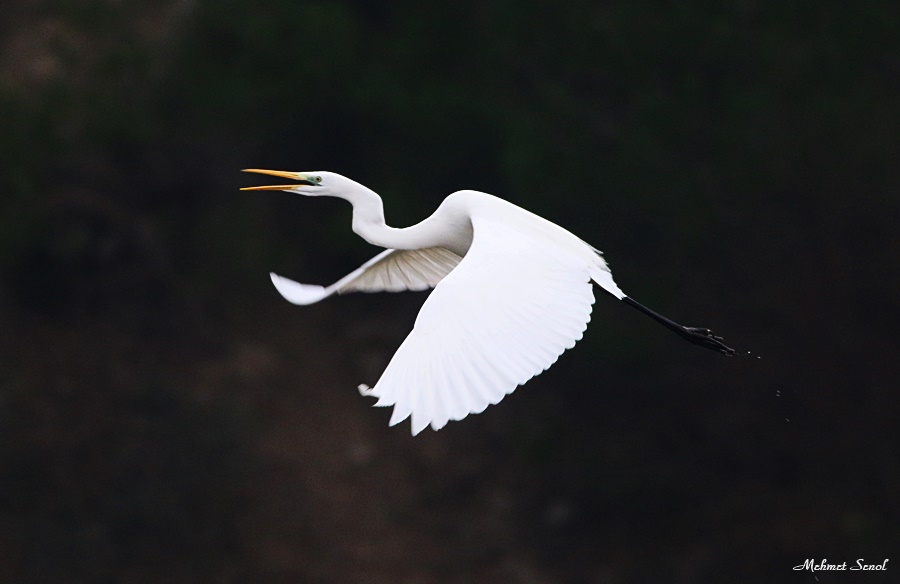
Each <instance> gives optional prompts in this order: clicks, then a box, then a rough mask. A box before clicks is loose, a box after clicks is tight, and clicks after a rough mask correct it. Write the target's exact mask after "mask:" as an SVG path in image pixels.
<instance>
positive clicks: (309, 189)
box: [241, 168, 360, 197]
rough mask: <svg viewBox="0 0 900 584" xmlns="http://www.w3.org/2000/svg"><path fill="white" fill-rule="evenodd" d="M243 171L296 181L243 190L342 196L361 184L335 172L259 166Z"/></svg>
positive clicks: (315, 195) (314, 195) (244, 189)
mask: <svg viewBox="0 0 900 584" xmlns="http://www.w3.org/2000/svg"><path fill="white" fill-rule="evenodd" d="M243 172H252V173H255V174H266V175H269V176H277V177H279V178H287V179H291V180H293V181H296V182H295V183H294V184H289V185H266V186H260V187H244V188H242V189H241V190H242V191H288V192H291V193H299V194H301V195H307V196H310V197H320V196H332V197H341V196H342V194H343V193H345V192H347V191H352V190H354V188H358V187H359V186H360V185H358V183H355V182H353V181H352V180H350V179H349V178H347V177H345V176H341V175H339V174H337V173H335V172H327V171H315V172H289V171H284V170H262V169H259V168H245V169H244V171H243Z"/></svg>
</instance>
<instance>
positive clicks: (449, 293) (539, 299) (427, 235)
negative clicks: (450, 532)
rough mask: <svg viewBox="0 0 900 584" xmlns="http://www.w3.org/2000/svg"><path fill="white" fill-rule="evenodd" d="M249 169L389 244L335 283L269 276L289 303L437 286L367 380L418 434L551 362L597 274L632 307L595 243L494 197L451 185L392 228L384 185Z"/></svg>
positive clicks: (483, 403)
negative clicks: (338, 210) (329, 203)
mask: <svg viewBox="0 0 900 584" xmlns="http://www.w3.org/2000/svg"><path fill="white" fill-rule="evenodd" d="M248 172H257V173H262V174H271V175H274V176H282V177H288V178H292V179H294V180H298V181H301V182H302V183H304V184H301V185H281V186H266V187H248V188H247V189H245V190H288V191H293V192H299V193H302V194H306V195H330V196H337V197H340V198H344V199H346V200H348V201H350V203H351V204H352V205H353V231H354V232H355V233H357V234H358V235H360V236H361V237H362V238H363V239H365V240H366V241H368V242H369V243H371V244H373V245H377V246H381V247H386V248H388V249H387V250H386V251H384V252H382V253H380V254H378V255H377V256H375V257H374V258H372V259H371V260H370V261H368V262H366V263H365V264H363V265H362V266H361V267H360V268H358V269H357V270H355V271H354V272H352V273H351V274H349V275H347V276H346V277H344V278H342V279H341V280H339V281H338V282H336V283H334V284H333V285H331V286H328V287H322V286H312V285H308V284H300V283H298V282H294V281H292V280H289V279H287V278H284V277H281V276H278V275H276V274H271V278H272V282H273V284H274V285H275V287H276V289H277V290H278V292H279V293H280V294H281V295H282V296H283V297H284V298H285V299H287V300H288V301H290V302H292V303H294V304H312V303H314V302H318V301H319V300H322V299H323V298H326V297H327V296H330V295H331V294H335V293H338V294H341V293H346V292H353V291H364V292H377V291H401V290H424V289H427V288H430V287H434V291H433V292H432V293H431V295H430V296H429V297H428V299H427V300H426V301H425V303H424V304H423V305H422V308H421V310H420V311H419V315H418V317H417V318H416V322H415V325H414V327H413V330H412V332H411V333H410V334H409V336H408V337H407V338H406V340H404V341H403V343H402V344H401V345H400V348H399V349H398V350H397V352H396V353H395V354H394V356H393V358H392V359H391V361H390V363H389V364H388V366H387V368H386V369H385V371H384V373H383V374H382V375H381V378H380V379H379V380H378V382H377V383H376V384H375V386H374V387H372V388H371V389H370V388H368V387H367V386H365V385H361V386H360V391H361V392H362V393H363V394H364V395H372V396H375V397H377V398H378V401H377V403H376V404H375V405H377V406H394V411H393V414H392V416H391V420H390V424H391V425H394V424H397V423H399V422H401V421H403V420H405V419H406V418H407V417H411V418H412V433H413V434H417V433H419V432H420V431H421V430H423V429H424V428H425V427H427V426H428V425H431V427H432V428H433V429H435V430H438V429H440V428H442V427H443V426H444V425H446V423H447V422H448V421H449V420H461V419H462V418H464V417H466V416H467V415H468V414H470V413H479V412H481V411H483V410H484V409H485V408H486V407H487V406H488V405H490V404H496V403H497V402H499V401H500V400H501V399H503V397H504V396H506V395H508V394H510V393H512V392H513V391H514V390H515V389H516V387H518V386H519V385H522V384H524V383H525V382H526V381H528V380H529V379H531V378H532V377H534V376H535V375H538V374H539V373H541V372H542V371H544V370H545V369H547V368H549V367H550V366H551V365H552V364H553V363H555V362H556V360H557V359H558V358H559V356H560V355H561V354H562V353H563V352H564V351H565V350H566V349H570V348H572V347H573V346H574V345H575V343H576V341H578V340H580V339H581V337H582V334H583V332H584V330H585V329H586V328H587V323H588V321H589V320H590V315H591V308H592V305H593V303H594V295H593V289H592V285H591V281H592V280H593V281H594V282H596V283H597V284H598V285H599V286H600V287H602V288H603V289H604V290H605V291H606V292H608V293H610V294H611V295H613V296H614V297H616V298H618V299H619V300H627V301H630V302H631V303H632V305H637V303H634V302H633V301H631V299H629V298H627V297H626V296H625V294H624V293H623V292H622V291H621V290H620V289H619V287H618V286H617V285H616V283H615V282H614V281H613V278H612V274H611V272H610V270H609V267H608V266H607V264H606V262H605V260H604V259H603V257H602V255H601V254H600V252H599V251H597V250H596V249H594V248H593V247H591V246H590V245H588V244H587V243H585V242H584V241H582V240H581V239H579V238H578V237H576V236H575V235H573V234H572V233H570V232H569V231H567V230H566V229H564V228H562V227H560V226H558V225H556V224H554V223H552V222H550V221H547V220H546V219H543V218H542V217H539V216H538V215H535V214H533V213H531V212H529V211H526V210H525V209H522V208H520V207H517V206H516V205H513V204H512V203H509V202H507V201H504V200H502V199H500V198H497V197H495V196H493V195H489V194H486V193H481V192H477V191H458V192H455V193H453V194H451V195H449V196H448V197H447V198H446V199H444V201H443V202H442V203H441V205H440V206H439V207H438V208H437V210H436V211H435V212H434V213H433V214H432V215H431V216H430V217H428V218H427V219H425V220H423V221H422V222H420V223H418V224H416V225H413V226H411V227H407V228H403V229H397V228H393V227H389V226H387V225H386V224H385V222H384V211H383V206H382V202H381V198H380V197H379V196H378V195H377V194H375V193H374V192H373V191H371V190H369V189H368V188H366V187H364V186H362V185H360V184H359V183H356V182H354V181H351V180H350V179H348V178H346V177H343V176H341V175H338V174H335V173H328V172H319V173H288V172H282V171H261V170H256V169H252V170H248ZM636 307H640V308H641V309H642V310H643V311H645V312H647V313H650V314H651V316H653V317H654V318H656V319H657V320H660V319H662V320H661V322H663V321H668V319H665V318H664V317H660V316H659V315H655V313H652V311H649V310H648V309H645V308H644V307H642V306H640V305H637V306H636ZM668 322H669V323H671V321H668ZM664 324H666V322H664ZM671 324H672V325H675V323H671ZM666 326H669V327H670V328H673V327H672V326H670V325H669V324H666ZM675 326H676V327H681V325H675ZM681 328H682V329H686V327H681ZM673 330H675V329H673ZM686 330H688V329H686ZM689 330H691V331H693V330H699V329H689ZM702 330H704V331H705V330H706V329H702ZM676 332H679V334H682V335H683V336H685V334H684V333H683V332H682V331H679V330H676ZM706 332H707V333H708V332H709V331H706ZM710 335H711V333H710ZM715 338H717V337H715ZM694 342H698V341H694ZM723 346H724V345H723ZM720 350H721V349H720ZM729 350H730V349H729Z"/></svg>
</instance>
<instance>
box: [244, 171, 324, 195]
mask: <svg viewBox="0 0 900 584" xmlns="http://www.w3.org/2000/svg"><path fill="white" fill-rule="evenodd" d="M241 172H253V173H256V174H267V175H269V176H277V177H279V178H289V179H291V180H295V181H297V184H292V185H266V186H261V187H242V188H241V190H242V191H289V190H291V189H294V188H296V187H297V186H298V184H299V185H306V186H310V187H314V186H316V183H314V182H312V181H311V180H309V178H308V177H307V176H306V175H305V174H303V173H302V172H287V171H284V170H263V169H260V168H245V169H243V170H241Z"/></svg>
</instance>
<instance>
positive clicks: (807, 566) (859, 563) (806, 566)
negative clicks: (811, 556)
mask: <svg viewBox="0 0 900 584" xmlns="http://www.w3.org/2000/svg"><path fill="white" fill-rule="evenodd" d="M889 561H890V560H887V559H886V560H884V561H883V562H881V563H880V564H867V563H866V560H864V559H863V558H859V559H858V560H856V561H855V562H853V563H851V564H849V567H848V564H847V562H841V563H840V564H829V563H828V561H827V560H825V558H822V561H820V562H819V563H818V564H817V563H816V561H815V560H806V561H805V562H803V563H802V564H800V565H799V566H794V569H795V570H809V571H810V572H829V571H832V570H834V571H846V570H850V571H857V570H866V571H872V572H884V571H886V570H887V563H888V562H889Z"/></svg>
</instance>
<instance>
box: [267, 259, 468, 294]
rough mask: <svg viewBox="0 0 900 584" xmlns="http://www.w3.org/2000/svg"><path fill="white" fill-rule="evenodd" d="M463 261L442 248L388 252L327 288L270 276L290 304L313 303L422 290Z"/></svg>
mask: <svg viewBox="0 0 900 584" xmlns="http://www.w3.org/2000/svg"><path fill="white" fill-rule="evenodd" d="M461 259H462V258H460V257H459V256H458V255H456V254H455V253H453V252H452V251H450V250H448V249H444V248H443V247H427V248H424V249H411V250H398V249H387V250H385V251H383V252H381V253H380V254H378V255H377V256H375V257H374V258H372V259H371V260H369V261H367V262H366V263H364V264H363V265H361V266H360V267H358V268H357V269H356V270H354V271H353V272H351V273H349V274H347V275H346V276H344V277H343V278H341V279H340V280H338V281H337V282H335V283H334V284H332V285H331V286H328V287H324V286H314V285H311V284H300V283H299V282H294V281H293V280H289V279H288V278H284V277H282V276H279V275H277V274H273V273H270V274H269V276H270V277H271V278H272V283H273V284H275V288H276V289H277V290H278V292H279V293H280V294H281V295H282V296H283V297H284V298H285V300H287V301H288V302H292V303H293V304H313V303H315V302H318V301H319V300H322V299H323V298H327V297H328V296H331V295H332V294H335V293H337V294H345V293H347V292H401V291H403V290H425V289H427V288H433V287H434V286H436V285H437V283H438V282H440V281H441V280H442V279H443V278H444V277H445V276H446V275H447V274H449V273H450V271H451V270H453V268H455V267H456V265H457V264H458V263H459V262H460V260H461Z"/></svg>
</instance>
